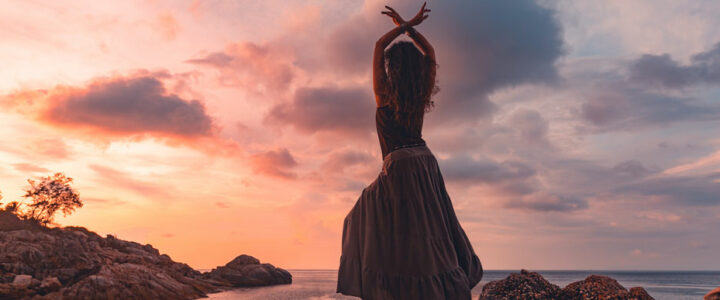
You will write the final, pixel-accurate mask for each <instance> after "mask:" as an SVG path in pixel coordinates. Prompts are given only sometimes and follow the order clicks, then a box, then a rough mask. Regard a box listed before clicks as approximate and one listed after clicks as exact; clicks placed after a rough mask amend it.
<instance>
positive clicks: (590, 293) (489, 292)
mask: <svg viewBox="0 0 720 300" xmlns="http://www.w3.org/2000/svg"><path fill="white" fill-rule="evenodd" d="M496 299H503V300H504V299H508V300H509V299H528V300H530V299H533V300H546V299H547V300H576V299H578V300H591V299H613V300H654V298H653V297H651V296H650V294H648V293H647V291H645V289H644V288H642V287H634V288H631V289H630V290H627V289H626V288H625V287H623V286H622V285H620V283H618V282H617V280H615V279H613V278H610V277H607V276H600V275H590V276H588V277H587V278H585V280H581V281H576V282H573V283H571V284H568V285H567V286H565V287H564V288H560V287H559V286H557V285H555V284H552V283H550V282H548V281H547V280H545V278H543V277H542V275H540V274H538V273H536V272H529V271H526V270H521V271H520V273H512V274H510V275H509V276H508V277H506V278H505V279H502V280H496V281H491V282H489V283H487V284H486V285H485V286H483V289H482V294H480V298H479V300H496Z"/></svg>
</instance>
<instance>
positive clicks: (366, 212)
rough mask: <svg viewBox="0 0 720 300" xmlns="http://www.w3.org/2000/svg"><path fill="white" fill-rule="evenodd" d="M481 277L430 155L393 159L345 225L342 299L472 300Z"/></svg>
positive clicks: (408, 152) (405, 151) (412, 153)
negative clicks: (349, 296)
mask: <svg viewBox="0 0 720 300" xmlns="http://www.w3.org/2000/svg"><path fill="white" fill-rule="evenodd" d="M482 274H483V270H482V265H481V264H480V260H479V259H478V257H477V255H475V252H474V251H473V248H472V245H471V244H470V241H469V240H468V238H467V235H466V234H465V231H464V230H463V229H462V227H460V223H459V222H458V220H457V217H456V216H455V211H454V210H453V207H452V203H451V202H450V197H449V196H448V193H447V191H446V190H445V183H444V181H443V178H442V174H440V169H439V168H438V164H437V160H436V159H435V156H434V155H433V154H432V152H430V149H428V148H427V147H426V146H419V147H411V148H401V149H398V150H395V151H393V152H390V153H389V154H388V155H387V156H386V157H385V159H384V161H383V168H382V171H381V172H380V174H379V175H378V177H377V179H375V181H373V183H371V184H370V185H369V186H368V187H366V188H365V189H363V191H362V194H361V195H360V198H359V199H358V200H357V202H356V203H355V206H354V207H353V208H352V210H350V212H349V213H348V215H347V217H345V221H344V224H343V236H342V254H341V256H340V268H339V270H338V282H337V292H339V293H342V294H346V295H351V296H356V297H360V298H362V299H463V300H465V299H470V289H472V287H474V286H475V285H476V284H477V283H478V282H480V278H482Z"/></svg>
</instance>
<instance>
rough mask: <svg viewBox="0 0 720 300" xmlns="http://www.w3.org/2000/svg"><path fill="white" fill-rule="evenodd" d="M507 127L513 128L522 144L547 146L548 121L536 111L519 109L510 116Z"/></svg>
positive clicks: (548, 143)
mask: <svg viewBox="0 0 720 300" xmlns="http://www.w3.org/2000/svg"><path fill="white" fill-rule="evenodd" d="M509 125H510V126H512V127H513V128H515V129H516V130H517V131H518V132H519V135H520V137H521V138H522V140H523V141H524V142H528V143H533V144H537V145H544V146H549V145H550V142H549V141H548V140H547V133H548V127H549V124H548V121H547V120H545V118H543V116H542V115H541V114H540V113H539V112H538V111H536V110H530V109H519V110H518V111H516V112H514V113H513V114H512V115H511V116H510V120H509Z"/></svg>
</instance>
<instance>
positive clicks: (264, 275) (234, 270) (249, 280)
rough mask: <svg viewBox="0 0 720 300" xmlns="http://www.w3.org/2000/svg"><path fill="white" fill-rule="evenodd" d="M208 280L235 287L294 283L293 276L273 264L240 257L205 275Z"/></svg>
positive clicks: (243, 256) (249, 257) (245, 256)
mask: <svg viewBox="0 0 720 300" xmlns="http://www.w3.org/2000/svg"><path fill="white" fill-rule="evenodd" d="M205 276H206V278H209V279H215V280H219V281H228V282H230V283H231V284H232V285H233V286H235V287H248V286H263V285H273V284H288V283H292V275H290V273H289V272H288V271H286V270H283V269H280V268H276V267H275V266H273V265H271V264H267V263H266V264H261V263H260V261H259V260H257V259H256V258H254V257H252V256H248V255H240V256H238V257H236V258H235V259H233V260H232V261H230V262H229V263H227V264H226V265H225V266H222V267H217V268H215V269H213V270H212V271H210V272H208V273H206V274H205Z"/></svg>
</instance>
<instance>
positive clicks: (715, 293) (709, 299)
mask: <svg viewBox="0 0 720 300" xmlns="http://www.w3.org/2000/svg"><path fill="white" fill-rule="evenodd" d="M703 300H720V287H718V288H715V289H714V290H712V291H710V292H708V293H707V294H705V297H703Z"/></svg>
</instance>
